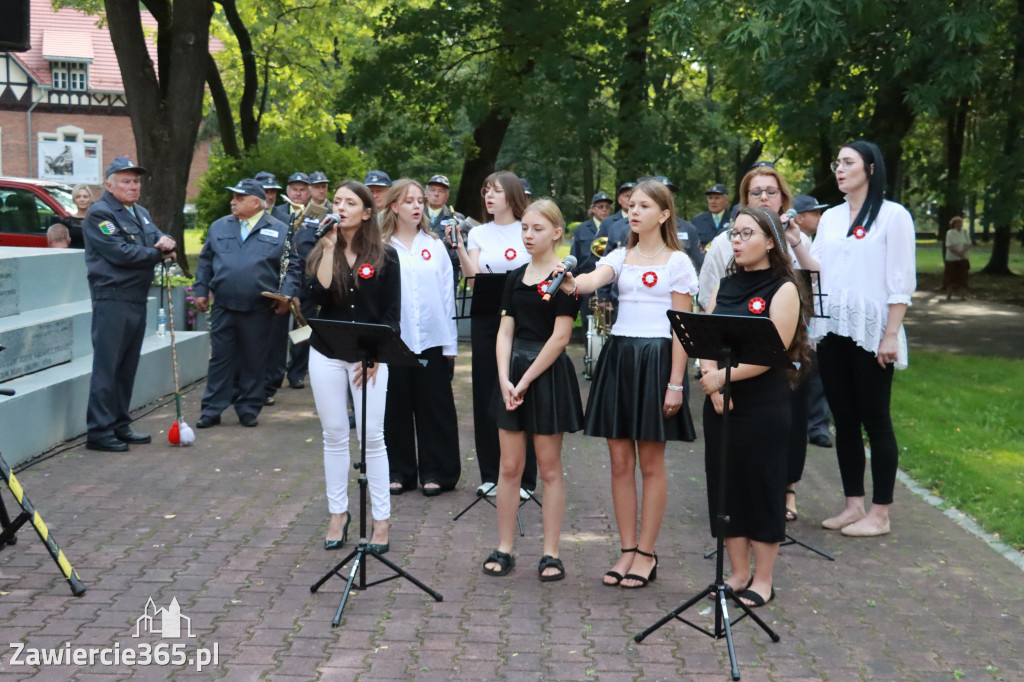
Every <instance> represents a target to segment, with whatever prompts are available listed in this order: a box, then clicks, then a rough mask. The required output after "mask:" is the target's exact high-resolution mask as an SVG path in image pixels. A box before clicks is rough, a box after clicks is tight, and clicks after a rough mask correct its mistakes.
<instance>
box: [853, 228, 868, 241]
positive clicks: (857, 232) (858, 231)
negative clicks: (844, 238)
mask: <svg viewBox="0 0 1024 682" xmlns="http://www.w3.org/2000/svg"><path fill="white" fill-rule="evenodd" d="M867 233H868V231H867V230H865V229H864V228H863V227H861V226H860V225H858V226H857V227H855V228H853V236H854V237H856V238H857V239H864V237H865V236H866V235H867Z"/></svg>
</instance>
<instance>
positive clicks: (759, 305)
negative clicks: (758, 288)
mask: <svg viewBox="0 0 1024 682" xmlns="http://www.w3.org/2000/svg"><path fill="white" fill-rule="evenodd" d="M765 307H766V304H765V302H764V299H763V298H760V297H758V298H752V299H750V303H748V304H747V309H748V310H750V312H752V313H754V314H755V315H760V314H761V313H763V312H764V309H765Z"/></svg>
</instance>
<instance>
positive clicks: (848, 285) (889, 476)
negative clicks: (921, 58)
mask: <svg viewBox="0 0 1024 682" xmlns="http://www.w3.org/2000/svg"><path fill="white" fill-rule="evenodd" d="M832 170H833V171H834V172H835V174H836V184H837V185H838V186H839V190H840V191H841V192H843V193H844V194H845V195H846V201H845V202H843V203H842V204H839V205H838V206H835V207H833V208H831V209H829V210H828V211H826V212H825V214H824V215H823V216H822V217H821V222H820V223H819V224H818V234H817V236H816V237H815V239H814V244H813V245H812V246H811V248H810V251H809V252H808V250H807V248H806V247H805V246H803V243H802V242H798V241H797V240H796V237H797V235H798V234H799V233H800V232H799V228H798V227H796V226H795V225H793V224H791V225H790V227H789V229H787V230H786V238H787V239H788V240H789V242H790V245H791V246H792V247H793V249H794V251H795V252H796V255H797V258H799V260H800V265H801V266H802V267H804V268H805V269H809V270H817V271H818V272H820V273H821V293H822V294H823V295H824V296H825V315H826V317H823V318H820V317H816V318H814V319H812V320H811V325H810V328H809V334H810V336H811V337H812V340H817V339H821V341H820V342H819V343H818V360H819V364H820V368H821V378H822V381H823V382H824V385H825V394H826V396H827V397H828V402H829V406H830V407H831V408H832V414H833V416H834V418H835V424H836V455H837V457H838V459H839V472H840V475H841V477H842V480H843V491H844V494H845V496H846V507H845V508H844V509H843V511H841V512H840V513H839V514H837V515H836V516H833V517H831V518H829V519H826V520H825V521H823V522H822V526H824V527H825V528H828V529H830V530H838V529H842V532H843V534H844V535H849V536H855V537H865V536H874V535H883V534H885V533H888V532H889V530H890V523H889V507H890V505H891V504H892V496H893V489H894V487H895V482H896V469H897V466H898V448H897V445H896V437H895V435H894V434H893V430H892V418H891V417H890V414H889V398H890V395H891V393H892V375H893V368H894V366H895V367H896V368H901V369H902V368H903V367H905V366H906V363H907V341H906V335H905V333H904V331H903V316H904V314H905V313H906V310H907V306H909V305H910V304H911V295H912V294H913V293H914V289H915V288H916V287H917V274H916V263H915V257H914V249H915V242H914V238H915V232H914V221H913V219H912V218H911V216H910V213H909V212H908V211H907V210H906V209H905V208H903V207H902V206H900V205H899V204H896V203H893V202H891V201H886V200H885V181H886V173H885V162H884V161H883V159H882V153H881V151H880V150H879V149H878V147H877V145H875V144H873V143H871V142H865V141H863V140H858V141H856V142H851V143H850V144H848V145H846V146H845V147H843V148H842V149H840V150H839V158H838V160H837V161H835V162H834V163H833V164H832ZM862 427H863V429H864V430H865V431H867V434H868V440H869V441H870V443H871V474H872V478H873V480H874V491H873V494H872V506H871V509H870V511H868V512H867V513H865V509H864V466H865V456H864V443H863V439H862V437H861V428H862Z"/></svg>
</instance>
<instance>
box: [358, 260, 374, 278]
mask: <svg viewBox="0 0 1024 682" xmlns="http://www.w3.org/2000/svg"><path fill="white" fill-rule="evenodd" d="M359 276H360V277H362V278H363V279H370V278H371V277H373V266H372V265H370V264H369V263H363V264H362V265H360V266H359Z"/></svg>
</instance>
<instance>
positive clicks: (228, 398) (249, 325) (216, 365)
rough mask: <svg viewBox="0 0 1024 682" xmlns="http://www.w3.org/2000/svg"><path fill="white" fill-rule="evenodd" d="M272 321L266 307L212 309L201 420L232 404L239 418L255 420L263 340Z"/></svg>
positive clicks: (262, 394) (263, 373) (262, 388)
mask: <svg viewBox="0 0 1024 682" xmlns="http://www.w3.org/2000/svg"><path fill="white" fill-rule="evenodd" d="M275 317H284V315H281V316H277V315H274V312H273V310H271V309H270V307H269V306H268V307H265V308H264V307H262V306H261V307H260V308H259V309H258V310H251V311H245V312H242V311H238V310H225V309H224V308H221V307H219V306H217V305H214V307H213V315H212V316H211V319H210V367H209V370H208V371H207V377H206V392H205V393H204V394H203V403H202V405H203V407H202V416H204V417H219V416H220V414H221V412H223V411H224V410H226V409H227V408H228V405H230V404H231V403H232V402H234V404H235V412H236V413H237V414H238V416H239V417H245V416H252V417H255V416H257V415H258V414H259V413H260V410H262V409H263V401H264V400H266V377H267V352H268V350H269V344H268V343H267V338H268V337H269V335H270V330H271V327H272V325H273V322H274V318H275Z"/></svg>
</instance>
